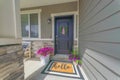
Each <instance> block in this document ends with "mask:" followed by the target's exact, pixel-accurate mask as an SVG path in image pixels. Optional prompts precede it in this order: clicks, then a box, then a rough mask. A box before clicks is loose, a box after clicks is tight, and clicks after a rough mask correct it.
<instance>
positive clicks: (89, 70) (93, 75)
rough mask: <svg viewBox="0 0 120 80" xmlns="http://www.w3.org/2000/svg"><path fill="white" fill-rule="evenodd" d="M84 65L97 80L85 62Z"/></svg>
mask: <svg viewBox="0 0 120 80" xmlns="http://www.w3.org/2000/svg"><path fill="white" fill-rule="evenodd" d="M83 64H84V65H85V66H86V68H87V69H88V70H89V71H90V72H91V73H92V75H93V76H94V78H95V79H96V80H97V77H96V76H95V75H94V73H93V72H92V71H91V70H90V69H89V67H88V66H87V65H86V63H85V62H84V61H83Z"/></svg>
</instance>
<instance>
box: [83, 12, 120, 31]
mask: <svg viewBox="0 0 120 80" xmlns="http://www.w3.org/2000/svg"><path fill="white" fill-rule="evenodd" d="M118 13H120V10H118V11H116V12H115V13H113V14H111V15H109V16H107V17H105V18H103V19H101V20H99V21H98V22H96V23H94V24H92V25H90V26H87V27H86V28H84V29H83V30H82V31H81V32H83V31H85V30H86V29H89V28H91V27H93V26H94V25H96V24H98V23H101V22H102V21H105V20H107V19H109V18H110V17H112V16H113V15H116V14H118Z"/></svg>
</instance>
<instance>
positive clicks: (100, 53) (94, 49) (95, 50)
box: [86, 47, 120, 61]
mask: <svg viewBox="0 0 120 80" xmlns="http://www.w3.org/2000/svg"><path fill="white" fill-rule="evenodd" d="M86 48H87V49H90V50H92V51H95V52H97V53H99V54H103V55H106V56H109V57H111V58H113V59H116V60H119V61H120V59H119V58H116V57H114V56H111V55H108V54H106V53H103V52H100V51H97V50H95V49H92V48H89V47H86Z"/></svg>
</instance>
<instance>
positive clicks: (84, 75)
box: [79, 66, 88, 80]
mask: <svg viewBox="0 0 120 80" xmlns="http://www.w3.org/2000/svg"><path fill="white" fill-rule="evenodd" d="M79 68H80V71H81V73H82V75H83V77H84V79H85V80H88V78H87V76H86V74H85V72H84V71H83V69H82V67H80V66H79Z"/></svg>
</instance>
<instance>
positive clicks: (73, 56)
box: [69, 51, 82, 66]
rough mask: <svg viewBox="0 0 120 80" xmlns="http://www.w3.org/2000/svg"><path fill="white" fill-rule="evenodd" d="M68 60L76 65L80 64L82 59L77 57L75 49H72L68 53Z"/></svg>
mask: <svg viewBox="0 0 120 80" xmlns="http://www.w3.org/2000/svg"><path fill="white" fill-rule="evenodd" d="M69 60H70V61H73V63H74V64H76V65H80V66H81V64H82V60H81V58H80V57H79V55H78V54H77V53H76V51H73V52H72V53H71V54H70V55H69Z"/></svg>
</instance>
